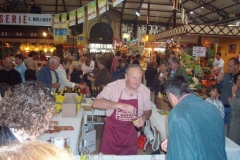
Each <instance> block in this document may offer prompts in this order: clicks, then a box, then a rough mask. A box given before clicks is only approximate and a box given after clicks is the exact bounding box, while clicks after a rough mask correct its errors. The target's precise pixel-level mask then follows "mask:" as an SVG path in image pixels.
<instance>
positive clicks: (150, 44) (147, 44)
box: [145, 42, 166, 48]
mask: <svg viewBox="0 0 240 160" xmlns="http://www.w3.org/2000/svg"><path fill="white" fill-rule="evenodd" d="M145 47H159V48H164V47H166V43H165V42H145Z"/></svg>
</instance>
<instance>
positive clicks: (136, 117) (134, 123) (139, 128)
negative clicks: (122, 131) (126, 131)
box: [132, 110, 142, 132]
mask: <svg viewBox="0 0 240 160" xmlns="http://www.w3.org/2000/svg"><path fill="white" fill-rule="evenodd" d="M137 119H138V116H137V114H136V112H135V110H133V111H132V122H133V125H134V127H135V129H136V131H137V132H139V131H141V130H142V128H141V127H137V126H136V120H137Z"/></svg>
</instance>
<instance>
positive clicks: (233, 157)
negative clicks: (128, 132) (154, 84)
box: [150, 109, 240, 160]
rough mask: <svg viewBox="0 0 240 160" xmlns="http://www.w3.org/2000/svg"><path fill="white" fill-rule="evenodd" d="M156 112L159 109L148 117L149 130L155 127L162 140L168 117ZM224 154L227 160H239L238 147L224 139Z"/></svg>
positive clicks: (153, 110) (166, 131)
mask: <svg viewBox="0 0 240 160" xmlns="http://www.w3.org/2000/svg"><path fill="white" fill-rule="evenodd" d="M157 111H160V110H159V109H152V115H151V117H150V121H151V128H152V129H154V127H156V128H157V129H158V130H159V131H160V132H161V138H162V140H164V139H166V138H167V136H168V129H167V126H168V125H167V123H168V116H167V115H161V114H159V113H158V112H157ZM225 149H226V152H227V157H228V160H240V146H238V145H237V144H236V143H234V142H233V141H232V140H230V139H229V138H227V137H226V147H225Z"/></svg>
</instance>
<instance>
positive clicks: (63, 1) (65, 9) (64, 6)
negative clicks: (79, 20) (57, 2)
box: [62, 0, 67, 12]
mask: <svg viewBox="0 0 240 160" xmlns="http://www.w3.org/2000/svg"><path fill="white" fill-rule="evenodd" d="M62 3H63V8H64V11H65V12H67V8H66V5H65V0H62Z"/></svg>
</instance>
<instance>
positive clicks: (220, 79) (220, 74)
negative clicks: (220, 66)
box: [217, 73, 223, 83]
mask: <svg viewBox="0 0 240 160" xmlns="http://www.w3.org/2000/svg"><path fill="white" fill-rule="evenodd" d="M222 80H223V73H219V74H218V76H217V83H219V82H220V81H222Z"/></svg>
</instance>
